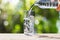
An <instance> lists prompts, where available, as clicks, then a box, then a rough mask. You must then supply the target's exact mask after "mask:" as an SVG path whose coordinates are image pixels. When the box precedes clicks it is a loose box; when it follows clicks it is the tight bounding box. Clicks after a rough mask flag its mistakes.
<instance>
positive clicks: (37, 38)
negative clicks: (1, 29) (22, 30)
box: [0, 34, 60, 40]
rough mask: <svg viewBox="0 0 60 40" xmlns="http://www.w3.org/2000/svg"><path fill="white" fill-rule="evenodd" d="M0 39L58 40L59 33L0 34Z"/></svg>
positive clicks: (59, 39) (59, 37) (59, 38)
mask: <svg viewBox="0 0 60 40" xmlns="http://www.w3.org/2000/svg"><path fill="white" fill-rule="evenodd" d="M0 40H60V34H35V35H33V36H29V35H24V34H0Z"/></svg>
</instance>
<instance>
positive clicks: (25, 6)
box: [0, 0, 58, 33]
mask: <svg viewBox="0 0 60 40" xmlns="http://www.w3.org/2000/svg"><path fill="white" fill-rule="evenodd" d="M1 2H2V1H1V0H0V5H2V8H0V10H1V14H0V15H2V16H3V15H4V14H6V15H7V17H6V18H5V19H3V18H0V32H2V33H3V32H4V33H23V32H24V31H23V29H24V27H23V23H24V15H26V11H27V10H29V9H30V7H31V5H32V4H34V2H35V0H19V3H18V4H17V5H16V6H13V5H11V4H10V3H9V2H7V3H4V4H1ZM32 11H34V13H35V22H37V23H35V28H36V32H37V33H57V32H58V29H57V26H56V21H57V19H58V12H57V11H56V10H55V9H41V8H39V7H37V6H34V7H33V9H32ZM0 17H1V16H0ZM1 20H2V23H1ZM4 22H5V25H4Z"/></svg>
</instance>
